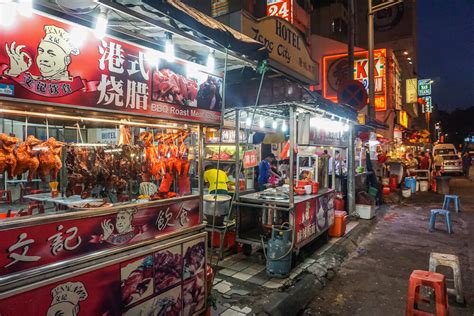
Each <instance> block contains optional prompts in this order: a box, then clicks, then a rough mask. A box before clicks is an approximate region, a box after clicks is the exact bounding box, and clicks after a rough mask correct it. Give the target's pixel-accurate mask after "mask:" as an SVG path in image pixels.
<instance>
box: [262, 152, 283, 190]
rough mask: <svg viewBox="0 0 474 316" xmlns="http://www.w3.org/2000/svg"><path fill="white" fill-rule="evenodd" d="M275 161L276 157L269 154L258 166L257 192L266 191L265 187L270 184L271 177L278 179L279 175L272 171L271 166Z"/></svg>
mask: <svg viewBox="0 0 474 316" xmlns="http://www.w3.org/2000/svg"><path fill="white" fill-rule="evenodd" d="M273 160H275V155H274V154H269V155H267V156H266V157H265V159H263V160H262V161H260V163H259V164H258V178H257V191H263V190H264V189H265V185H266V184H267V183H268V179H269V178H270V176H271V175H274V176H275V177H278V175H277V174H276V173H275V172H273V171H272V168H271V165H270V164H271V163H272V161H273ZM278 178H279V177H278Z"/></svg>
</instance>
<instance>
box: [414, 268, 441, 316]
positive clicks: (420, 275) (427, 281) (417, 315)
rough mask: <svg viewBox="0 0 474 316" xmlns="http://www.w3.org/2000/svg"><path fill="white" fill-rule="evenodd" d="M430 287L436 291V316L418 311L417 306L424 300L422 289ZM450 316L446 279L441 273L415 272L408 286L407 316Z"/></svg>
mask: <svg viewBox="0 0 474 316" xmlns="http://www.w3.org/2000/svg"><path fill="white" fill-rule="evenodd" d="M422 285H423V286H428V287H431V288H433V289H434V295H435V302H436V314H431V313H428V312H425V311H422V310H419V309H417V304H418V302H420V301H421V300H422V298H421V295H420V287H421V286H422ZM430 315H433V316H434V315H436V316H448V315H449V313H448V292H447V290H446V277H445V276H444V275H442V274H440V273H436V272H429V271H423V270H414V271H413V272H412V273H411V275H410V281H409V284H408V295H407V307H406V310H405V316H430Z"/></svg>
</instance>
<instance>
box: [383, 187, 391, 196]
mask: <svg viewBox="0 0 474 316" xmlns="http://www.w3.org/2000/svg"><path fill="white" fill-rule="evenodd" d="M390 191H391V190H390V187H389V186H388V185H384V186H383V195H389V194H390Z"/></svg>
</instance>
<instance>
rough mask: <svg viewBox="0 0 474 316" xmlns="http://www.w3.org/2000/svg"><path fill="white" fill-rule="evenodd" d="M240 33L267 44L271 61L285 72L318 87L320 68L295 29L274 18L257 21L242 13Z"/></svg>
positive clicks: (285, 22) (269, 17)
mask: <svg viewBox="0 0 474 316" xmlns="http://www.w3.org/2000/svg"><path fill="white" fill-rule="evenodd" d="M241 31H242V33H244V34H245V35H247V36H249V37H251V38H253V39H254V40H256V41H259V42H260V43H262V44H264V46H265V48H266V49H267V51H268V54H269V55H270V61H275V62H276V63H277V65H278V66H279V65H281V66H283V67H284V68H285V69H282V71H284V72H287V73H289V74H293V75H296V76H301V77H303V78H301V79H302V80H304V81H306V82H307V83H308V84H317V83H319V64H318V63H317V62H315V61H314V60H313V59H311V55H310V52H309V50H308V48H307V47H306V43H305V40H304V38H303V37H302V36H301V34H300V31H298V30H297V29H296V28H295V27H294V26H293V25H291V24H290V23H288V22H287V21H285V20H283V19H281V18H278V17H274V16H268V17H265V18H262V19H259V20H255V19H253V18H252V17H250V16H248V15H247V14H245V13H243V12H242V30H241ZM277 65H275V68H278V67H277Z"/></svg>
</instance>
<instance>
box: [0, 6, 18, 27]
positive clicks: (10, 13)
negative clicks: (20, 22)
mask: <svg viewBox="0 0 474 316" xmlns="http://www.w3.org/2000/svg"><path fill="white" fill-rule="evenodd" d="M15 20H16V10H15V8H14V6H13V3H12V2H11V0H4V1H0V25H1V26H4V27H7V26H11V25H12V24H13V23H14V22H15Z"/></svg>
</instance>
